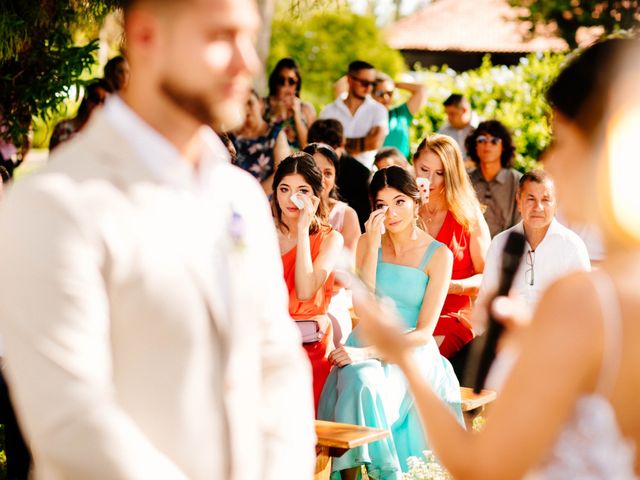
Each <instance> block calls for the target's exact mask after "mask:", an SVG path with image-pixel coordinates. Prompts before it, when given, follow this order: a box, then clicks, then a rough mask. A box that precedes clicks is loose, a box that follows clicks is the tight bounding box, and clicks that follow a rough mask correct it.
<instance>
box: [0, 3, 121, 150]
mask: <svg viewBox="0 0 640 480" xmlns="http://www.w3.org/2000/svg"><path fill="white" fill-rule="evenodd" d="M117 4H118V0H48V1H39V0H3V1H2V6H1V10H0V39H1V41H0V129H1V131H2V132H3V137H5V138H8V139H9V140H11V141H12V142H13V143H15V144H16V145H17V146H19V147H25V146H26V144H27V133H28V129H29V125H30V124H31V119H32V118H33V117H36V116H38V117H39V116H42V117H46V116H48V115H50V114H51V113H52V112H53V111H55V109H56V108H57V107H58V105H59V104H60V102H61V101H62V100H63V99H64V98H65V97H66V96H68V92H69V90H70V89H71V88H72V86H74V85H75V86H78V85H79V84H80V83H81V82H80V78H81V76H82V74H83V72H85V71H87V70H88V69H90V68H91V67H92V65H93V64H94V63H95V55H94V52H95V50H96V49H97V47H98V44H97V41H95V40H94V41H89V42H87V41H84V42H83V43H84V44H82V45H76V42H75V41H74V33H77V32H79V31H81V30H85V31H86V30H87V29H89V30H91V28H92V27H94V28H95V25H98V24H99V22H100V20H101V19H102V18H103V17H104V15H106V14H107V13H108V12H109V11H110V10H112V9H113V8H115V7H116V6H117ZM94 33H95V37H97V32H94ZM95 37H94V38H95Z"/></svg>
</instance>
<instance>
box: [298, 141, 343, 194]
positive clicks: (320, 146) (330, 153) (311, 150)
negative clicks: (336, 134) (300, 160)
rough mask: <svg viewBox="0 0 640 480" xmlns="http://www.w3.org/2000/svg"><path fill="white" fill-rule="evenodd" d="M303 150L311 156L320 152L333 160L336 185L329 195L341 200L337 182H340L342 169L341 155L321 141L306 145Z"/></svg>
mask: <svg viewBox="0 0 640 480" xmlns="http://www.w3.org/2000/svg"><path fill="white" fill-rule="evenodd" d="M302 151H303V152H305V153H308V154H309V155H311V156H313V155H315V154H316V153H319V154H320V155H322V156H323V157H324V158H326V159H327V160H329V161H330V162H331V165H333V168H334V169H335V171H336V185H334V187H333V190H331V191H330V192H329V196H330V197H331V198H335V199H336V200H339V199H340V197H339V196H338V185H337V182H338V171H339V170H340V157H338V154H337V153H336V151H335V150H334V149H333V148H331V146H329V145H327V144H326V143H321V142H314V143H310V144H309V145H307V146H306V147H304V148H303V149H302Z"/></svg>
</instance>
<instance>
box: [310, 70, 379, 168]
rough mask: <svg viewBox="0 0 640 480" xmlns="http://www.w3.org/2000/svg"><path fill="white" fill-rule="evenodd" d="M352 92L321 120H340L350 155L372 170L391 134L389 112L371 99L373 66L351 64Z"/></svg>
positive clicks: (324, 111) (374, 72)
mask: <svg viewBox="0 0 640 480" xmlns="http://www.w3.org/2000/svg"><path fill="white" fill-rule="evenodd" d="M347 82H348V84H349V92H348V94H347V97H346V98H344V99H343V98H341V97H340V98H337V99H336V100H335V101H334V102H333V103H330V104H329V105H327V106H326V107H324V108H323V109H322V111H321V112H320V117H319V118H321V119H329V118H332V119H335V120H338V121H339V122H340V123H341V124H342V126H343V127H344V135H345V137H346V149H347V152H348V153H349V155H351V156H353V157H354V158H355V159H356V160H358V161H359V162H360V163H362V164H363V165H364V166H365V167H367V168H369V169H372V168H373V161H374V158H375V155H376V152H377V151H378V150H379V149H380V147H382V144H383V143H384V139H385V137H386V136H387V133H388V132H389V113H388V112H387V109H386V108H385V107H384V106H383V105H381V104H380V103H378V102H376V101H375V100H374V99H373V98H371V91H372V89H373V86H374V84H375V82H376V70H375V68H374V67H373V65H371V64H369V63H367V62H363V61H361V60H356V61H353V62H351V63H350V64H349V70H348V73H347Z"/></svg>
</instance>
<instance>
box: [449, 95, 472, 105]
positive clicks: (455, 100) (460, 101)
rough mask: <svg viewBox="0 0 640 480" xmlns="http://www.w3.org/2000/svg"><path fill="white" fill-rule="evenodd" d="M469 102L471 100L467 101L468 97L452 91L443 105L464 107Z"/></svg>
mask: <svg viewBox="0 0 640 480" xmlns="http://www.w3.org/2000/svg"><path fill="white" fill-rule="evenodd" d="M468 103H469V102H467V99H466V98H464V97H463V96H462V95H460V94H459V93H452V94H451V95H449V96H448V97H447V99H446V100H445V101H444V103H443V105H444V106H445V107H464V106H466V105H468Z"/></svg>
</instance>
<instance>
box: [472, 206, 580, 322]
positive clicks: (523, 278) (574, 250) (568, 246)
mask: <svg viewBox="0 0 640 480" xmlns="http://www.w3.org/2000/svg"><path fill="white" fill-rule="evenodd" d="M512 231H517V232H520V233H524V230H523V225H522V222H519V223H518V224H516V225H514V226H513V227H511V228H509V229H507V230H505V231H504V232H502V233H499V234H498V235H496V236H495V237H494V238H493V240H492V241H491V245H490V246H489V250H488V251H487V259H486V261H485V264H484V272H483V275H482V285H481V286H480V292H479V293H478V303H479V304H482V302H483V301H484V300H485V299H486V297H487V296H488V295H491V294H492V293H493V292H495V291H496V290H497V288H498V283H499V281H500V270H501V266H502V252H503V250H504V245H505V243H506V242H507V238H508V237H509V234H510V233H511V232H512ZM529 251H531V245H529V242H526V246H525V255H524V256H523V258H522V261H521V262H520V266H519V267H518V270H517V271H516V275H515V278H514V280H513V285H512V287H511V292H510V294H511V295H515V296H516V297H518V298H520V299H522V300H524V302H525V303H526V304H527V305H528V306H529V308H530V309H531V310H532V311H533V309H534V308H535V306H536V304H537V303H538V300H540V297H541V296H542V293H543V292H544V291H545V290H546V288H547V287H548V286H549V285H550V284H551V283H553V282H554V281H555V280H557V279H558V278H560V277H562V276H563V275H566V274H568V273H571V272H575V271H581V270H582V271H589V270H591V263H590V262H589V254H588V253H587V248H586V247H585V244H584V242H583V241H582V239H581V238H580V237H579V236H578V235H576V234H575V233H574V232H572V231H571V230H569V229H568V228H567V227H565V226H563V225H561V224H560V223H559V222H558V221H557V220H556V219H555V218H554V219H553V220H552V221H551V225H549V230H547V234H546V235H545V236H544V238H543V239H542V241H541V242H540V244H539V245H538V246H537V247H536V249H535V252H534V256H535V258H534V262H533V267H531V266H530V265H527V261H528V260H527V252H529ZM530 268H533V285H532V284H531V283H532V282H531V273H527V270H528V269H530Z"/></svg>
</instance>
